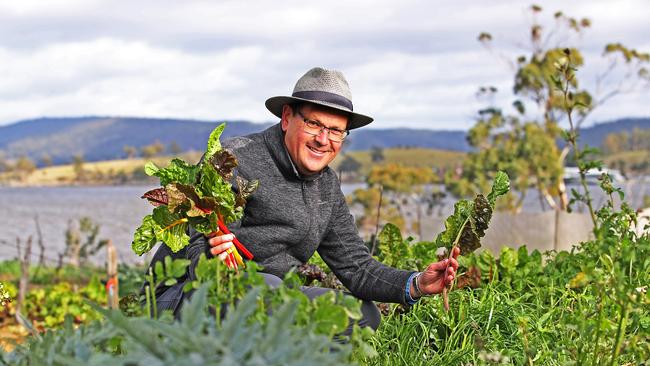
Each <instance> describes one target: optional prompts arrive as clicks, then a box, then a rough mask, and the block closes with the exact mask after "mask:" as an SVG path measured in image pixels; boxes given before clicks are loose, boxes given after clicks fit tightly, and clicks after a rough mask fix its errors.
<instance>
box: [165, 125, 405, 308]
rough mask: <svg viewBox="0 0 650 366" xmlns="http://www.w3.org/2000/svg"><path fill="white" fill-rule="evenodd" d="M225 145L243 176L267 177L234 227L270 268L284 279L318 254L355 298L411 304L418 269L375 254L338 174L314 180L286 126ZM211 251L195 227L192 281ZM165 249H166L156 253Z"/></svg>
mask: <svg viewBox="0 0 650 366" xmlns="http://www.w3.org/2000/svg"><path fill="white" fill-rule="evenodd" d="M223 146H224V147H225V148H226V149H228V150H230V151H232V152H233V153H234V154H235V156H236V157H237V160H238V162H239V165H238V166H237V168H236V169H235V175H240V176H242V177H243V178H246V179H248V180H254V179H257V180H259V181H260V184H259V188H258V189H257V190H256V191H255V192H254V193H253V194H252V196H251V197H250V198H249V199H248V202H247V204H246V208H245V211H244V216H243V219H242V220H241V221H240V222H238V223H235V224H232V225H229V229H230V230H231V231H232V232H233V233H234V234H235V235H236V236H237V238H238V239H239V241H240V242H241V243H242V244H243V245H244V246H245V247H246V248H247V249H248V250H250V251H251V252H252V253H253V255H254V258H253V260H254V261H256V262H258V263H259V264H260V265H262V266H263V270H262V271H263V272H267V273H270V274H273V275H276V276H279V277H283V276H284V275H285V274H286V273H287V272H288V271H289V270H291V268H293V267H296V266H299V265H301V264H304V263H306V262H307V261H308V260H309V258H310V257H311V256H312V255H313V254H314V252H316V251H318V253H319V254H320V255H321V257H322V258H323V260H324V261H325V263H327V265H328V266H329V267H330V268H331V269H332V271H333V272H334V274H336V276H337V277H338V279H339V280H340V281H341V282H342V283H343V285H344V286H345V287H346V288H347V289H348V290H350V292H351V293H352V294H353V295H354V296H356V297H358V298H360V299H363V300H373V301H382V302H394V303H406V299H405V286H406V282H407V280H408V278H409V276H410V275H411V274H412V273H413V272H409V271H402V270H398V269H395V268H391V267H388V266H386V265H384V264H382V263H380V262H378V261H376V260H375V259H373V258H372V257H371V256H370V253H369V251H368V248H367V247H366V246H365V245H364V243H363V240H362V239H361V238H360V237H359V234H358V232H357V229H356V226H355V223H354V219H353V217H352V215H351V214H350V211H349V209H348V206H347V204H346V202H345V197H344V196H343V193H342V192H341V186H340V184H339V181H338V178H337V176H336V174H335V172H334V171H332V170H331V169H330V168H329V167H327V168H325V169H324V170H323V171H321V172H320V173H319V174H316V175H313V176H309V177H303V176H301V175H300V174H298V172H297V170H296V168H295V166H294V165H293V162H292V161H291V158H290V156H289V153H288V152H287V150H286V148H285V145H284V135H283V132H282V129H281V126H280V124H277V125H274V126H272V127H270V128H268V129H267V130H265V131H262V132H260V133H255V134H251V135H248V136H243V137H235V138H233V139H230V140H227V141H225V142H224V144H223ZM163 247H166V246H161V249H162V248H163ZM209 249H210V246H209V244H208V243H207V239H206V237H205V236H204V235H203V234H201V233H199V232H196V231H194V230H192V229H190V245H189V246H188V247H187V248H186V250H183V251H181V252H185V256H186V258H187V259H190V260H191V261H192V264H190V271H189V277H190V279H195V275H194V268H195V266H196V264H197V263H198V259H199V257H200V255H201V253H205V254H206V255H208V256H210V254H209ZM181 252H179V253H175V254H174V257H178V256H179V255H183V254H182V253H181ZM159 254H163V253H156V257H158V256H159Z"/></svg>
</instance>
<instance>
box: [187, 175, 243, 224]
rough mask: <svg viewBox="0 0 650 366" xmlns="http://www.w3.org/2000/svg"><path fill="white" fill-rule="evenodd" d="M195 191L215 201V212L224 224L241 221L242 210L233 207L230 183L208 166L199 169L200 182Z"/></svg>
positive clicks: (233, 201) (233, 197)
mask: <svg viewBox="0 0 650 366" xmlns="http://www.w3.org/2000/svg"><path fill="white" fill-rule="evenodd" d="M197 189H198V191H199V193H200V194H202V195H203V196H204V197H205V196H210V197H212V198H214V200H215V210H216V211H217V212H218V213H219V214H220V215H221V216H222V217H223V221H224V224H229V223H231V222H233V221H237V220H239V219H241V217H242V215H243V210H242V208H241V207H237V206H236V205H235V194H234V193H233V191H232V186H231V185H230V183H228V182H227V181H225V180H224V179H223V177H222V176H221V175H220V174H219V173H218V172H217V171H216V170H215V169H214V167H213V166H212V165H210V164H204V165H203V167H202V168H201V182H200V183H199V184H198V186H197Z"/></svg>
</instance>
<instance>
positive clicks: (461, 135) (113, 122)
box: [0, 117, 650, 164]
mask: <svg viewBox="0 0 650 366" xmlns="http://www.w3.org/2000/svg"><path fill="white" fill-rule="evenodd" d="M227 122H228V128H226V130H225V132H224V137H225V138H228V137H231V136H238V135H245V134H248V133H252V132H256V131H261V130H263V129H265V128H267V127H269V126H270V125H271V123H263V124H260V123H251V122H247V121H227ZM218 123H220V122H207V121H197V120H182V119H155V118H131V117H74V118H39V119H33V120H25V121H20V122H17V123H14V124H11V125H7V126H0V156H2V155H4V157H6V158H10V159H11V158H17V157H19V156H23V155H24V156H27V157H29V158H30V159H32V160H34V161H36V162H39V161H40V160H41V158H42V157H43V156H44V155H48V156H49V157H50V158H51V159H52V162H53V163H54V164H63V163H69V162H71V161H72V160H73V157H74V156H75V155H81V156H83V158H84V160H86V161H102V160H112V159H121V158H124V157H125V156H126V153H125V152H124V147H125V146H133V147H136V148H140V147H142V146H145V145H149V144H152V143H154V142H156V141H159V142H161V143H162V144H164V145H165V146H167V147H169V146H170V145H172V144H177V145H178V146H179V147H180V148H181V150H183V151H190V150H203V149H204V144H205V141H206V140H207V138H208V136H209V134H210V132H211V131H212V129H213V128H214V127H215V126H217V124H218ZM635 127H638V128H650V118H638V119H622V120H617V121H613V122H608V123H602V124H597V125H595V126H592V127H589V128H585V129H583V130H582V132H581V139H582V141H583V143H587V144H589V145H590V146H600V144H601V142H602V140H603V138H604V137H605V136H606V135H607V134H608V133H611V132H620V131H622V130H630V131H631V130H632V129H633V128H635ZM465 136H466V132H465V131H462V130H451V131H436V130H425V129H409V128H393V129H372V128H364V129H360V130H355V131H352V133H351V134H350V137H349V138H348V141H347V142H346V147H345V150H346V151H361V150H368V149H370V148H371V147H373V146H379V147H382V148H392V147H422V148H429V149H439V150H449V151H460V152H467V151H469V150H470V146H469V145H468V144H467V141H466V139H465Z"/></svg>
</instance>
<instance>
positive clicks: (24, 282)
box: [16, 236, 32, 317]
mask: <svg viewBox="0 0 650 366" xmlns="http://www.w3.org/2000/svg"><path fill="white" fill-rule="evenodd" d="M16 246H17V247H18V248H19V252H20V239H19V238H16ZM19 255H20V254H19ZM31 256H32V237H31V236H29V238H27V242H26V243H25V253H24V255H23V257H22V258H21V260H20V280H19V282H18V299H17V302H16V317H18V316H19V315H18V314H20V311H21V310H22V306H23V303H24V302H25V296H27V290H28V287H29V264H30V259H31Z"/></svg>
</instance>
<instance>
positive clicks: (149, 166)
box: [144, 161, 160, 177]
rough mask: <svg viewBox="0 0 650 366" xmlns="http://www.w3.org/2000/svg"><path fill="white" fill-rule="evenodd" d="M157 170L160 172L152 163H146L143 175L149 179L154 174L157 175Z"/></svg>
mask: <svg viewBox="0 0 650 366" xmlns="http://www.w3.org/2000/svg"><path fill="white" fill-rule="evenodd" d="M159 170H160V168H158V167H157V166H156V164H154V163H152V162H150V161H148V162H147V163H146V164H145V165H144V173H145V174H146V175H148V176H150V177H152V176H155V175H156V173H157V172H158V171H159Z"/></svg>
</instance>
